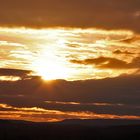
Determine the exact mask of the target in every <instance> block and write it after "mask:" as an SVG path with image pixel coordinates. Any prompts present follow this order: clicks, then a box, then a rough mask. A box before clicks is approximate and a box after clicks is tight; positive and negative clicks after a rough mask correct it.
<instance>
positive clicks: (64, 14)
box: [0, 0, 140, 32]
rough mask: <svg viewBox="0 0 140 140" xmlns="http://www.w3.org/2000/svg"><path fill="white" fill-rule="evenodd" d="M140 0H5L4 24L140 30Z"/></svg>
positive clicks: (1, 22) (1, 8) (1, 21)
mask: <svg viewBox="0 0 140 140" xmlns="http://www.w3.org/2000/svg"><path fill="white" fill-rule="evenodd" d="M139 11H140V1H139V0H127V1H125V0H117V1H116V0H98V1H97V0H88V1H87V0H77V1H75V0H71V1H67V0H28V1H18V0H12V1H11V0H2V1H1V5H0V17H1V19H0V25H1V26H27V27H29V26H30V27H52V26H65V27H68V26H70V27H99V28H107V29H118V28H119V29H130V30H134V31H136V32H139V31H140V27H139V23H140V16H139V14H138V13H139Z"/></svg>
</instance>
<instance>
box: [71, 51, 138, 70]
mask: <svg viewBox="0 0 140 140" xmlns="http://www.w3.org/2000/svg"><path fill="white" fill-rule="evenodd" d="M117 53H118V52H117ZM119 53H120V52H119ZM70 62H72V63H76V64H84V65H95V66H96V67H97V68H100V69H139V68H140V57H136V58H134V59H133V60H132V62H130V63H128V62H126V61H123V60H120V59H116V58H111V57H98V58H92V59H85V60H70Z"/></svg>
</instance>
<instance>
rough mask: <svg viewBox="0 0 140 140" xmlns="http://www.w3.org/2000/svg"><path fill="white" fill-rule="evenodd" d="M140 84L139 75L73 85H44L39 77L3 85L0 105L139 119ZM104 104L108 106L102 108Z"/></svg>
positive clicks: (2, 82)
mask: <svg viewBox="0 0 140 140" xmlns="http://www.w3.org/2000/svg"><path fill="white" fill-rule="evenodd" d="M139 83H140V76H139V75H131V76H129V75H126V76H120V77H116V78H106V79H102V80H86V81H71V82H70V81H64V80H55V81H52V82H51V83H50V82H44V81H42V80H41V79H40V78H39V77H38V78H37V77H34V78H32V79H26V80H19V81H15V82H5V81H1V82H0V102H1V103H4V104H9V105H12V106H16V107H41V108H45V109H56V110H61V111H92V112H96V113H101V114H102V113H105V114H106V113H107V114H108V113H109V114H118V115H140V112H139V107H140V102H139V101H140V86H139ZM46 101H57V102H66V104H64V103H63V104H60V103H56V104H55V102H52V104H49V103H48V102H46ZM69 102H78V103H80V104H79V105H76V104H70V103H69ZM93 103H98V104H93ZM103 103H106V104H107V105H99V104H103ZM108 104H109V105H108Z"/></svg>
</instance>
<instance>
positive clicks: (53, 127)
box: [0, 119, 140, 140]
mask: <svg viewBox="0 0 140 140" xmlns="http://www.w3.org/2000/svg"><path fill="white" fill-rule="evenodd" d="M129 139H130V140H140V120H115V119H111V120H107V119H103V120H79V119H75V120H64V121H61V122H53V123H42V122H39V123H36V122H28V121H15V120H0V140H129Z"/></svg>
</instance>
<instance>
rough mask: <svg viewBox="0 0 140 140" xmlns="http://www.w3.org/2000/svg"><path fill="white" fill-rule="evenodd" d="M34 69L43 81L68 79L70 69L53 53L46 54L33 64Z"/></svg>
mask: <svg viewBox="0 0 140 140" xmlns="http://www.w3.org/2000/svg"><path fill="white" fill-rule="evenodd" d="M33 69H34V71H35V72H36V74H37V75H40V76H41V77H42V79H43V80H55V79H67V78H68V77H69V69H68V68H67V67H66V66H65V65H64V64H63V63H62V62H61V61H59V59H58V58H57V56H55V55H54V53H51V52H44V53H43V54H42V55H40V56H39V57H38V59H37V60H36V61H34V62H33Z"/></svg>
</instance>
